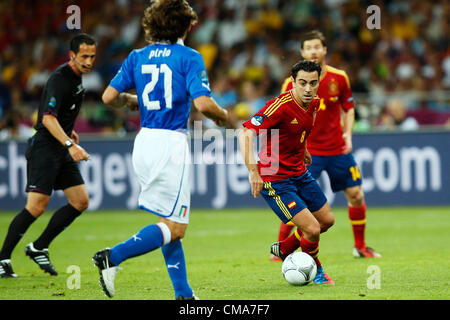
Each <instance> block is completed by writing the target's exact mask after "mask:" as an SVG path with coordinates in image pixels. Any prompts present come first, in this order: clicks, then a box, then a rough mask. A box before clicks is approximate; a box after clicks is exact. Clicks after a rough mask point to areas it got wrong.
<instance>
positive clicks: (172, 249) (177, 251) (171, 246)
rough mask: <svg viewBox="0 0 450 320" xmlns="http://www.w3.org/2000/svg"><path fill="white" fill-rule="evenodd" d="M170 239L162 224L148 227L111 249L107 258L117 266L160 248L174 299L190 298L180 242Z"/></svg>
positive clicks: (190, 293)
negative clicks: (180, 297) (179, 297)
mask: <svg viewBox="0 0 450 320" xmlns="http://www.w3.org/2000/svg"><path fill="white" fill-rule="evenodd" d="M170 239H171V233H170V230H169V228H168V227H167V226H166V225H165V224H164V223H162V222H160V223H157V224H152V225H148V226H146V227H144V228H142V229H141V230H140V231H139V232H138V233H137V234H135V235H134V236H132V237H131V238H129V239H128V240H126V241H124V242H121V243H119V244H117V245H116V246H114V247H113V248H111V251H110V255H109V258H110V259H111V262H112V263H114V265H116V266H118V265H119V264H120V263H122V262H123V261H125V260H127V259H129V258H132V257H136V256H140V255H143V254H145V253H147V252H150V251H152V250H155V249H157V248H159V247H161V250H162V253H163V255H164V259H165V261H166V267H167V271H168V272H169V276H170V280H171V281H172V284H173V288H174V290H175V297H178V296H184V297H186V298H190V297H192V296H193V295H194V293H193V291H192V289H191V287H190V286H189V283H188V281H187V274H186V261H185V259H184V251H183V246H182V245H181V241H180V240H178V241H175V242H170ZM169 242H170V243H169Z"/></svg>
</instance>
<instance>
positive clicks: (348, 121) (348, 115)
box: [342, 108, 355, 153]
mask: <svg viewBox="0 0 450 320" xmlns="http://www.w3.org/2000/svg"><path fill="white" fill-rule="evenodd" d="M343 120H344V121H343V122H344V127H343V134H342V136H343V138H344V140H345V150H344V153H350V152H351V151H352V150H353V142H352V135H353V124H354V122H355V109H353V108H352V109H350V110H348V111H347V112H344V117H343Z"/></svg>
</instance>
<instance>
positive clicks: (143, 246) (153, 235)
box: [109, 224, 164, 266]
mask: <svg viewBox="0 0 450 320" xmlns="http://www.w3.org/2000/svg"><path fill="white" fill-rule="evenodd" d="M163 243H164V236H163V233H162V231H161V228H160V227H159V226H158V225H156V224H152V225H149V226H146V227H144V228H142V229H141V230H140V231H139V232H138V233H137V234H135V235H134V236H132V237H131V238H130V239H128V240H126V241H124V242H122V243H119V244H118V245H116V246H114V247H113V248H112V249H111V253H110V256H109V258H110V259H111V261H112V263H114V264H115V265H116V266H118V265H119V264H120V263H121V262H122V261H124V260H126V259H129V258H132V257H136V256H140V255H142V254H144V253H147V252H150V251H152V250H155V249H157V248H159V247H161V246H162V245H163Z"/></svg>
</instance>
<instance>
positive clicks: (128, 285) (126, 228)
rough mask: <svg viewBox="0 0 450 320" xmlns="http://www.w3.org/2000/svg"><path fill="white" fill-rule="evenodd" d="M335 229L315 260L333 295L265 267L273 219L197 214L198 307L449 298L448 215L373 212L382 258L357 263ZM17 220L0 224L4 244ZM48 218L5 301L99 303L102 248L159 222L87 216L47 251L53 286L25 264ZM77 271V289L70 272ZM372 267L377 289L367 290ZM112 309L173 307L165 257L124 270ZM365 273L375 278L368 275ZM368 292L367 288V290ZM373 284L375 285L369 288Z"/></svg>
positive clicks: (372, 241) (136, 214)
mask: <svg viewBox="0 0 450 320" xmlns="http://www.w3.org/2000/svg"><path fill="white" fill-rule="evenodd" d="M333 212H334V214H335V217H336V223H335V225H334V226H333V227H332V228H331V229H330V230H329V231H328V232H327V233H325V234H323V235H322V236H321V242H320V254H319V257H320V259H321V261H322V263H323V265H324V267H325V270H326V272H327V273H328V274H329V275H330V276H331V277H332V278H333V280H334V281H335V282H336V285H335V286H317V285H313V284H309V285H307V286H305V287H294V286H291V285H289V284H288V283H287V282H286V281H285V280H284V279H283V276H282V274H281V263H280V262H270V261H269V248H270V244H271V243H272V242H273V241H276V238H277V235H278V227H279V220H278V218H276V216H275V214H273V213H272V212H271V211H270V210H268V209H265V208H263V209H235V210H234V209H233V210H231V209H228V210H217V211H214V210H198V209H194V210H193V211H192V212H191V221H190V225H189V227H188V229H187V232H186V237H185V239H184V240H183V246H184V250H185V256H186V260H187V268H188V278H189V282H190V284H191V286H192V288H193V289H194V291H195V293H196V295H198V296H199V297H200V299H202V300H290V299H299V300H310V299H311V300H325V299H351V300H372V299H376V300H385V299H392V300H394V299H395V300H403V299H405V300H406V299H436V300H440V299H448V298H449V297H450V286H449V285H450V280H449V279H450V260H449V257H450V247H449V246H448V244H449V230H450V215H449V213H450V208H449V207H432V208H404V207H401V208H400V207H397V208H369V210H368V218H367V221H368V222H367V223H368V225H367V229H366V240H367V244H368V245H369V246H372V247H374V248H375V249H376V250H377V251H379V252H380V253H381V254H382V255H383V257H382V258H381V259H356V258H354V257H353V256H352V246H353V235H352V231H351V226H350V223H349V220H348V217H347V211H346V209H343V208H334V210H333ZM15 214H16V213H11V212H10V213H1V214H0V238H1V241H3V239H4V237H5V234H6V232H7V229H8V226H9V223H10V222H11V220H12V219H13V217H14V215H15ZM51 214H52V213H45V214H44V215H43V216H41V217H40V218H39V219H38V220H37V221H36V222H35V223H34V224H33V225H32V226H31V227H30V228H29V230H28V231H27V233H26V234H25V236H24V238H23V239H22V240H21V241H20V242H19V244H18V246H17V247H16V249H15V250H14V252H13V256H12V263H13V268H14V271H15V272H16V273H17V274H18V275H19V278H17V279H0V300H32V299H43V300H47V299H49V300H50V299H54V300H61V299H76V300H103V299H105V300H106V299H108V298H107V297H106V296H104V295H103V292H102V291H101V288H100V286H99V284H98V279H99V276H98V271H97V268H96V267H94V266H93V262H92V260H91V258H92V256H93V254H94V253H95V252H96V251H97V250H99V249H102V248H104V247H107V246H110V247H112V246H113V245H115V244H117V243H118V242H120V241H123V240H126V239H128V238H129V237H130V236H131V235H133V234H135V233H136V232H137V231H138V230H139V229H141V228H142V227H144V226H145V225H148V224H151V223H154V222H157V221H158V220H157V218H156V217H154V216H153V215H151V214H148V213H145V212H142V211H126V210H124V211H98V212H85V213H84V214H83V215H82V216H81V217H79V218H78V219H77V220H76V221H75V222H74V223H73V224H72V225H71V226H70V227H69V228H68V229H67V230H65V231H64V232H63V233H62V234H61V235H60V236H59V237H57V238H56V239H55V241H54V242H53V243H52V245H51V246H50V259H51V261H52V262H53V264H54V265H55V267H56V269H57V270H58V272H59V275H58V276H57V277H51V276H49V275H48V274H45V273H44V272H43V271H41V270H40V269H39V268H38V266H37V265H36V264H35V263H34V262H33V261H31V260H30V259H29V258H28V257H26V256H25V255H24V251H23V250H24V247H25V245H26V244H28V243H29V242H31V241H34V240H35V239H36V238H37V237H38V236H39V234H40V233H41V232H42V230H43V229H44V228H45V226H46V224H47V223H48V221H49V219H50V217H51ZM73 265H75V266H78V267H79V268H80V269H79V270H80V275H81V277H80V288H79V289H69V287H70V285H74V284H75V282H73V281H72V280H73V279H72V277H71V276H73V275H74V273H73V270H72V271H71V270H69V271H70V273H68V272H67V271H68V268H69V266H73ZM370 266H376V267H378V268H379V270H380V271H381V273H380V289H376V288H374V289H369V288H368V279H369V277H370V276H371V275H373V273H368V270H369V271H370V268H369V267H370ZM121 267H123V270H122V271H119V272H118V274H117V277H116V282H115V283H116V296H115V297H114V299H133V300H141V299H150V300H157V299H158V300H172V299H173V298H174V296H173V289H172V285H171V282H170V279H169V276H168V274H167V271H166V268H165V265H164V260H163V257H162V254H161V251H160V250H159V249H158V250H156V251H153V252H150V253H148V254H146V255H143V256H140V257H136V258H132V259H130V260H127V261H125V262H124V263H122V265H121ZM368 268H369V269H368ZM369 282H370V281H369ZM370 283H372V284H374V282H370Z"/></svg>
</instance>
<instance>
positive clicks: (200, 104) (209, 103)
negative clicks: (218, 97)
mask: <svg viewBox="0 0 450 320" xmlns="http://www.w3.org/2000/svg"><path fill="white" fill-rule="evenodd" d="M194 105H195V107H196V108H197V110H198V111H200V112H201V113H202V114H203V115H204V116H205V117H208V118H209V119H211V120H214V121H215V122H216V124H217V125H218V126H226V125H227V123H228V111H227V110H225V109H223V108H221V107H220V106H219V105H218V104H217V103H216V101H214V99H213V98H211V97H208V96H201V97H198V98H195V99H194Z"/></svg>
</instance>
